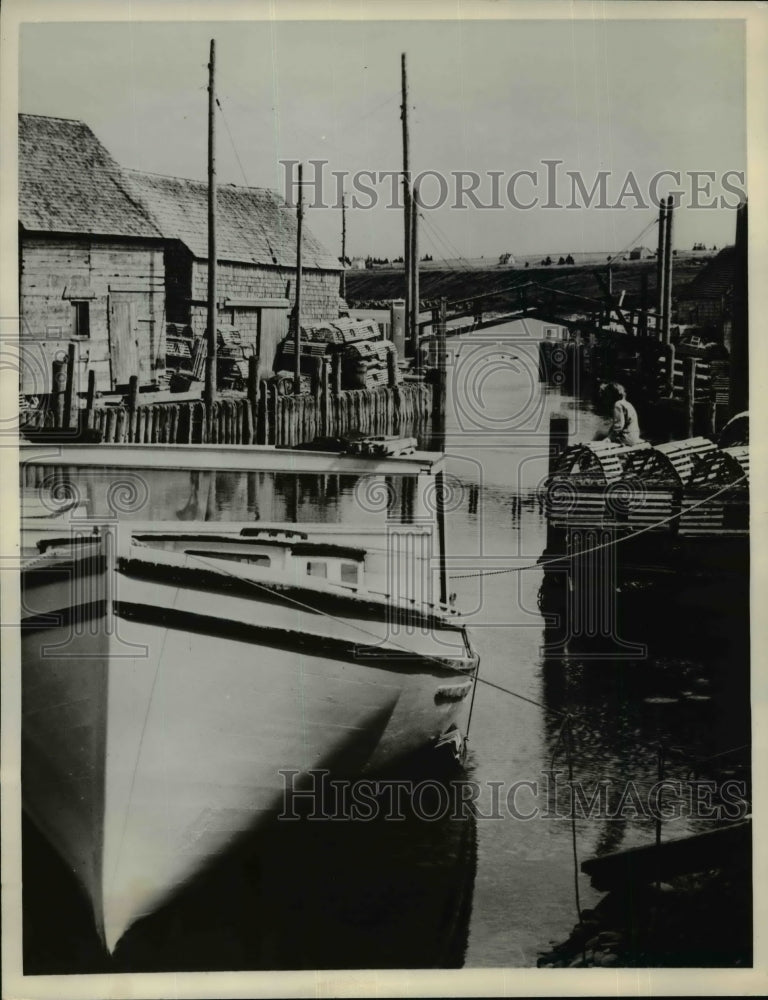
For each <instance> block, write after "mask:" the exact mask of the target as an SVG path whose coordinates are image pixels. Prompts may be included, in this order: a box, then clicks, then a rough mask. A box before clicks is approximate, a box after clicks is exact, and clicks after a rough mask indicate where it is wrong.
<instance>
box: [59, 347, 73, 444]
mask: <svg viewBox="0 0 768 1000" xmlns="http://www.w3.org/2000/svg"><path fill="white" fill-rule="evenodd" d="M75 364H76V361H75V345H74V344H70V345H69V347H68V348H67V368H66V374H65V378H64V413H63V418H64V422H63V424H62V427H66V428H67V429H69V428H70V427H71V426H72V398H73V392H74V384H75Z"/></svg>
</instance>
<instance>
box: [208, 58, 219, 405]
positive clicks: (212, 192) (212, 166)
mask: <svg viewBox="0 0 768 1000" xmlns="http://www.w3.org/2000/svg"><path fill="white" fill-rule="evenodd" d="M215 73H216V40H215V39H213V38H212V39H211V55H210V61H209V63H208V353H207V355H206V358H205V401H206V403H208V405H209V406H210V405H211V404H212V403H214V402H215V401H216V327H217V325H218V322H217V316H216V82H215Z"/></svg>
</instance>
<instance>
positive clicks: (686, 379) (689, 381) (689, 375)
mask: <svg viewBox="0 0 768 1000" xmlns="http://www.w3.org/2000/svg"><path fill="white" fill-rule="evenodd" d="M695 400H696V358H683V404H684V407H685V427H686V434H685V436H686V437H689V438H690V437H693V424H694V403H695Z"/></svg>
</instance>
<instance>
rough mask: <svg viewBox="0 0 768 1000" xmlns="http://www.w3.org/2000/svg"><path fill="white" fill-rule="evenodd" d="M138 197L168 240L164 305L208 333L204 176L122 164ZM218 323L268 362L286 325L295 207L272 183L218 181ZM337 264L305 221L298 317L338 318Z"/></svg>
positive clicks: (263, 366)
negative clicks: (200, 178) (166, 173)
mask: <svg viewBox="0 0 768 1000" xmlns="http://www.w3.org/2000/svg"><path fill="white" fill-rule="evenodd" d="M124 177H125V180H126V183H128V184H129V185H130V188H131V192H132V195H133V197H134V198H135V200H136V202H137V204H140V205H141V206H142V208H143V209H144V210H145V211H146V212H147V214H148V215H149V216H150V217H151V218H152V219H153V221H154V223H155V224H156V225H157V227H158V229H159V230H160V232H161V233H162V235H163V237H164V239H165V241H166V243H165V246H166V250H165V276H166V313H167V318H168V320H169V321H170V322H174V323H180V324H185V325H187V324H188V325H189V326H191V328H192V331H193V332H194V334H195V335H196V336H202V335H203V334H204V333H205V329H206V324H207V296H208V230H207V219H208V187H207V185H206V184H205V183H204V182H202V181H194V180H187V179H185V178H181V177H166V176H162V175H159V174H149V173H143V172H139V171H134V170H126V171H124ZM216 214H217V222H216V243H217V251H218V269H217V292H218V299H219V303H218V305H219V315H218V326H219V328H220V329H223V330H225V329H226V328H227V327H231V328H233V329H235V330H237V331H238V333H239V340H240V342H241V343H242V344H243V345H245V346H246V349H252V350H253V352H254V353H255V354H256V356H257V357H258V358H259V369H260V371H262V372H266V371H269V370H271V369H272V364H273V361H274V358H275V351H276V348H277V344H278V342H279V341H280V340H281V339H282V338H283V337H284V336H285V334H286V333H287V332H288V323H289V316H290V311H291V309H292V308H293V305H294V302H295V295H296V238H297V226H296V213H295V210H293V209H291V208H289V207H288V205H286V203H285V202H284V200H283V199H282V198H281V197H280V196H279V195H278V194H276V193H275V192H274V191H270V190H267V189H264V188H251V187H243V186H240V185H236V184H220V185H218V188H217V210H216ZM340 271H341V264H340V262H339V261H338V259H337V258H335V257H333V256H332V255H331V254H330V253H329V252H328V251H327V250H326V249H325V248H324V247H323V246H322V245H321V244H320V243H319V242H318V240H317V239H316V238H315V237H314V236H313V234H312V233H311V232H310V231H309V230H308V229H307V227H306V226H304V228H303V231H302V320H303V321H308V322H309V321H313V320H325V319H337V318H338V316H339V303H340V300H339V274H340Z"/></svg>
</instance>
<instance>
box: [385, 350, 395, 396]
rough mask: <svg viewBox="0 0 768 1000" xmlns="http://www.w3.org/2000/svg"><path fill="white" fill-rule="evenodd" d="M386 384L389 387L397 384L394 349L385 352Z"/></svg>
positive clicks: (392, 387)
mask: <svg viewBox="0 0 768 1000" xmlns="http://www.w3.org/2000/svg"><path fill="white" fill-rule="evenodd" d="M387 384H388V385H389V387H390V389H394V387H395V386H396V385H397V354H396V352H395V351H388V352H387Z"/></svg>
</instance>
